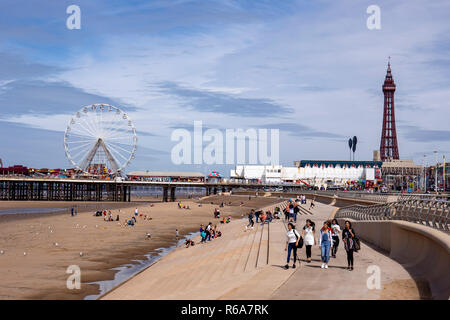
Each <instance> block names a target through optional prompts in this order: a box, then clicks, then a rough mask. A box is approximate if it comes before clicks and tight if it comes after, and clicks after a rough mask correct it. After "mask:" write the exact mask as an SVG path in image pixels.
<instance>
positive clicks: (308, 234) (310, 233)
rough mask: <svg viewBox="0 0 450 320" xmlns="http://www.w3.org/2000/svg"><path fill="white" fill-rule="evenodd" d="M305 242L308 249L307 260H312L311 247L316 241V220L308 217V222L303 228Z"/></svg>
mask: <svg viewBox="0 0 450 320" xmlns="http://www.w3.org/2000/svg"><path fill="white" fill-rule="evenodd" d="M302 238H303V243H304V244H305V250H306V262H308V263H310V262H311V248H312V246H313V245H314V243H315V241H316V240H315V239H316V231H315V225H314V222H312V221H311V219H306V224H305V226H304V227H303V230H302Z"/></svg>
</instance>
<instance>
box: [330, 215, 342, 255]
mask: <svg viewBox="0 0 450 320" xmlns="http://www.w3.org/2000/svg"><path fill="white" fill-rule="evenodd" d="M340 232H341V226H340V225H339V223H338V221H337V220H336V219H333V220H332V221H331V236H332V238H333V248H332V250H331V256H332V257H333V258H336V253H337V250H338V247H339V233H340Z"/></svg>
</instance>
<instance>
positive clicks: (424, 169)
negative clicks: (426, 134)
mask: <svg viewBox="0 0 450 320" xmlns="http://www.w3.org/2000/svg"><path fill="white" fill-rule="evenodd" d="M423 163H424V168H423V182H424V183H425V188H424V190H425V193H426V192H427V155H426V154H424V155H423Z"/></svg>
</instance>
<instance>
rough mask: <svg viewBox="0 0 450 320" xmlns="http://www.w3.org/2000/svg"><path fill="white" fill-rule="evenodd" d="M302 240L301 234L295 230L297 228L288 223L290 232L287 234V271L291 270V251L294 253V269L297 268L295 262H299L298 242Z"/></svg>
mask: <svg viewBox="0 0 450 320" xmlns="http://www.w3.org/2000/svg"><path fill="white" fill-rule="evenodd" d="M299 240H300V234H299V233H298V231H297V230H295V226H294V224H293V223H291V222H289V223H288V232H287V233H286V248H285V249H284V251H287V252H288V254H287V260H286V265H285V266H284V268H285V269H289V261H290V260H291V251H293V253H294V264H293V265H292V268H295V262H296V261H297V246H298V242H299Z"/></svg>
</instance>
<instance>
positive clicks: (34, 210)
mask: <svg viewBox="0 0 450 320" xmlns="http://www.w3.org/2000/svg"><path fill="white" fill-rule="evenodd" d="M60 211H67V208H14V209H5V210H0V215H4V214H23V213H25V214H34V213H52V212H60Z"/></svg>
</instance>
